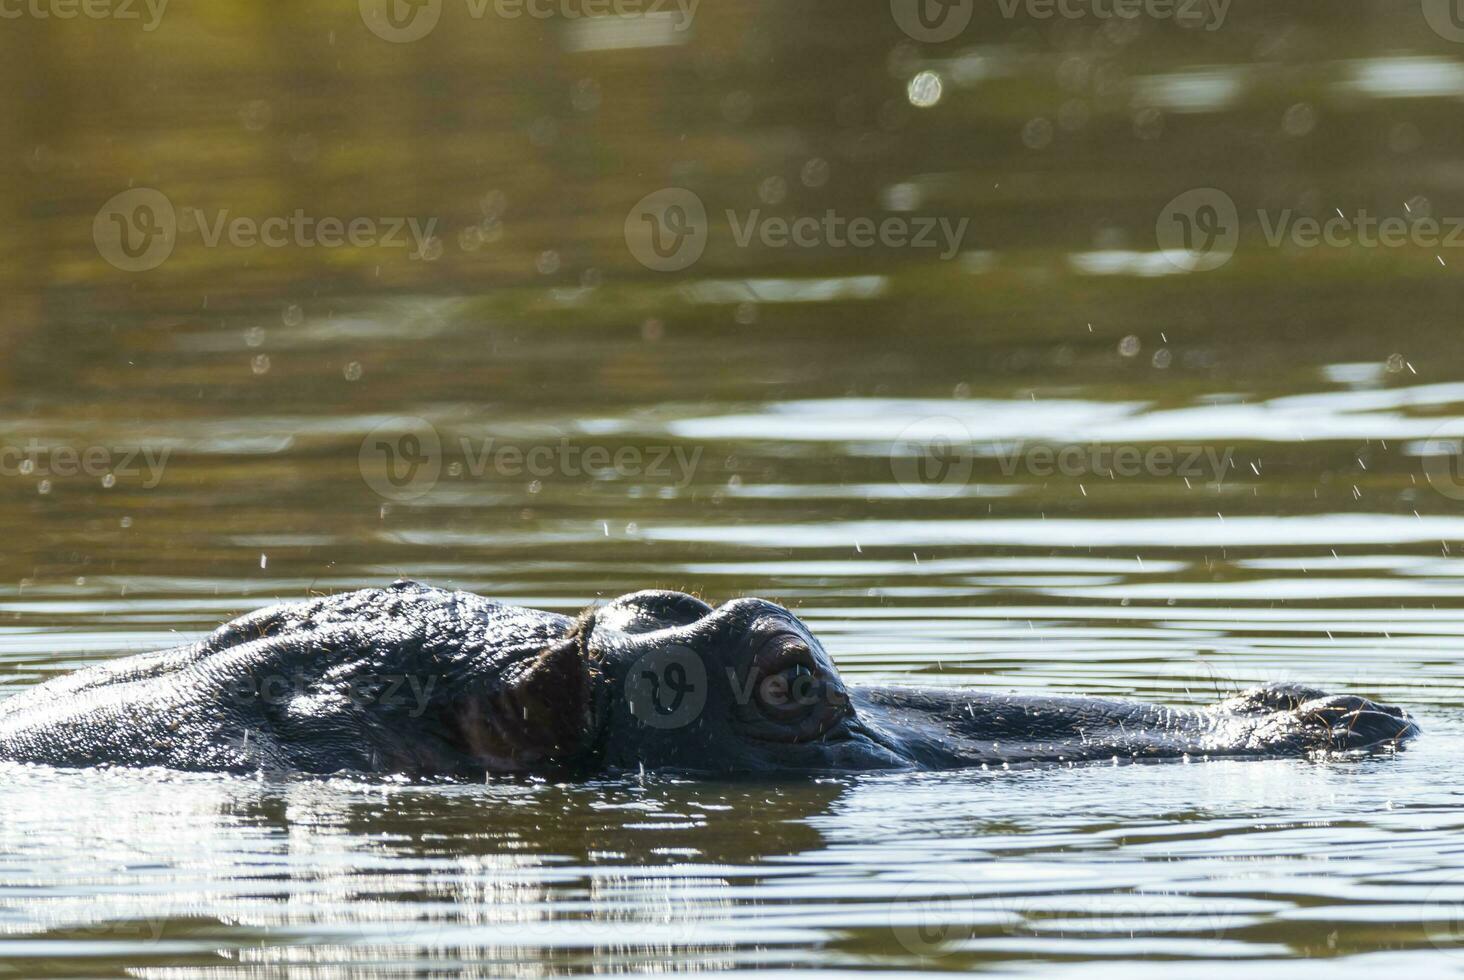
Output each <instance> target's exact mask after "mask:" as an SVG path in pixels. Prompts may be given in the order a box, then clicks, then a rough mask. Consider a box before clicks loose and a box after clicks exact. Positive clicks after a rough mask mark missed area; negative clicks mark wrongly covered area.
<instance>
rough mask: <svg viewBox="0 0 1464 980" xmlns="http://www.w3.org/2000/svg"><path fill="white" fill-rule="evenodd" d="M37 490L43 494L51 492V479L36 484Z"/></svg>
mask: <svg viewBox="0 0 1464 980" xmlns="http://www.w3.org/2000/svg"><path fill="white" fill-rule="evenodd" d="M36 492H37V493H40V494H42V495H45V494H48V493H50V492H51V481H50V480H42V481H41V482H40V483H38V484H36Z"/></svg>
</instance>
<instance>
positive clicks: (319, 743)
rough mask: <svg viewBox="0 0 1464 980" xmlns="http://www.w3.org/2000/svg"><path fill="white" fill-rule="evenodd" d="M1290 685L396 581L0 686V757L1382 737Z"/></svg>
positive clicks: (703, 751)
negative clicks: (908, 667)
mask: <svg viewBox="0 0 1464 980" xmlns="http://www.w3.org/2000/svg"><path fill="white" fill-rule="evenodd" d="M1417 732H1418V729H1417V728H1416V726H1415V725H1414V724H1413V723H1412V722H1411V721H1410V720H1409V719H1408V717H1407V715H1406V714H1404V713H1403V712H1402V711H1400V710H1398V709H1396V708H1391V707H1386V706H1384V705H1380V704H1375V703H1373V702H1371V701H1367V700H1364V699H1362V698H1358V697H1350V696H1342V695H1339V696H1329V695H1327V694H1325V693H1324V692H1322V691H1318V690H1312V689H1309V688H1302V687H1292V686H1276V687H1267V688H1260V689H1257V690H1253V691H1249V692H1246V693H1244V694H1241V695H1238V696H1236V697H1233V698H1231V699H1229V700H1227V701H1223V702H1221V703H1219V704H1216V705H1212V706H1209V707H1205V708H1198V709H1195V708H1186V709H1181V708H1167V707H1163V706H1160V705H1154V704H1145V703H1140V702H1133V701H1117V700H1102V699H1096V698H1078V697H1032V696H1023V697H1017V696H1009V695H997V694H981V693H977V692H971V691H963V690H929V689H916V688H904V687H869V688H846V687H845V686H844V684H843V682H842V680H841V679H840V678H839V675H838V672H837V671H836V670H835V669H834V666H833V663H832V661H831V660H830V659H829V657H828V655H827V654H826V653H825V652H824V650H823V648H822V646H820V645H819V642H818V640H817V639H816V638H814V637H813V635H812V634H811V633H809V631H808V629H807V627H805V626H804V625H803V624H802V623H801V622H799V620H798V619H797V618H796V617H795V616H794V615H793V614H792V613H790V612H788V611H787V610H786V609H783V608H782V607H780V606H777V605H774V604H772V603H770V602H765V601H763V600H761V599H737V600H733V601H731V602H728V603H726V604H724V605H722V606H721V607H719V608H717V609H713V608H712V607H710V606H708V605H706V604H705V603H703V602H701V601H700V600H699V599H695V598H693V597H691V596H688V595H683V594H680V593H675V592H640V593H636V594H634V595H629V596H625V597H623V598H620V599H617V600H615V601H614V602H612V603H610V604H608V605H606V606H603V607H601V608H599V609H597V610H594V611H592V612H590V613H587V614H586V615H584V616H582V617H580V618H579V619H578V620H575V619H570V618H568V617H565V616H559V615H556V614H553V613H546V612H537V611H534V610H528V609H521V608H517V607H514V606H507V605H502V604H499V603H494V602H490V601H488V600H486V599H483V598H480V597H479V596H475V595H471V594H468V593H463V592H445V591H442V590H438V589H432V588H428V587H426V586H423V585H419V584H417V583H414V582H398V583H396V584H395V585H394V586H392V587H391V588H390V589H367V590H364V591H360V592H352V593H348V594H345V595H338V596H332V597H330V598H324V599H316V600H314V601H310V602H303V603H291V604H286V605H279V606H273V607H270V608H268V609H263V610H260V611H258V612H255V613H252V614H250V615H248V616H244V617H241V618H239V619H237V620H234V621H233V622H230V623H227V624H225V625H224V626H222V627H220V628H219V629H218V630H216V631H215V632H214V633H213V634H211V635H210V636H209V637H207V638H206V639H204V640H202V641H201V642H199V643H196V644H193V645H190V646H186V647H181V648H178V649H175V650H168V651H164V652H161V653H155V654H149V655H145V656H140V657H132V658H128V659H124V660H121V661H118V662H116V663H111V664H104V665H101V666H98V667H93V668H90V669H88V670H83V671H80V672H78V673H75V674H72V675H69V676H66V677H61V678H58V679H57V680H53V681H51V682H49V683H46V684H42V685H40V686H39V687H36V688H34V689H32V690H30V691H27V692H25V693H23V694H20V695H17V696H15V697H12V698H10V699H9V700H7V701H5V702H3V703H0V760H9V761H16V762H31V763H40V764H47V765H53V766H61V767H82V766H96V765H117V766H162V767H167V768H172V769H180V770H192V771H211V772H236V773H248V772H259V771H286V772H305V773H333V772H343V771H357V772H372V773H399V774H405V775H409V776H413V777H433V776H447V777H469V778H481V777H483V776H485V775H490V774H494V773H505V774H514V773H517V774H539V775H546V776H555V777H561V778H563V777H573V776H584V775H592V774H599V773H613V772H635V771H639V770H642V769H644V770H659V771H674V772H681V773H689V774H716V773H738V772H741V773H774V772H808V773H824V772H852V771H865V770H880V769H953V768H962V767H970V766H982V765H989V764H995V765H1001V764H1032V763H1051V762H1079V761H1091V760H1110V759H1118V760H1123V761H1128V760H1141V759H1161V758H1178V757H1184V756H1193V757H1206V756H1210V757H1215V756H1251V757H1263V756H1301V755H1306V754H1312V753H1318V752H1336V751H1353V750H1372V749H1379V748H1391V747H1395V746H1398V745H1400V744H1402V743H1403V742H1405V741H1406V740H1408V739H1410V738H1412V737H1413V736H1415V735H1416V734H1417Z"/></svg>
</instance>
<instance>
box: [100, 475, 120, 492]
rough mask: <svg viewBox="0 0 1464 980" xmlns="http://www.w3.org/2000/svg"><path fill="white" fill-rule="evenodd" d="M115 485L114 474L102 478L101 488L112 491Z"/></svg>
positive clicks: (115, 478)
mask: <svg viewBox="0 0 1464 980" xmlns="http://www.w3.org/2000/svg"><path fill="white" fill-rule="evenodd" d="M116 485H117V477H116V476H115V475H114V474H111V473H108V474H106V475H105V476H103V477H102V486H104V487H106V488H107V489H108V490H110V489H112V488H113V487H115V486H116Z"/></svg>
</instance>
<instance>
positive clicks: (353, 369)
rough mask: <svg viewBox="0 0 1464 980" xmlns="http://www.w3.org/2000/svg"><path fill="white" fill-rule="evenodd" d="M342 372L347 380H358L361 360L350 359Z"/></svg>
mask: <svg viewBox="0 0 1464 980" xmlns="http://www.w3.org/2000/svg"><path fill="white" fill-rule="evenodd" d="M342 373H343V374H344V375H345V376H346V380H347V381H360V380H361V362H360V361H352V362H351V363H349V364H347V365H346V367H345V370H344V371H343V372H342Z"/></svg>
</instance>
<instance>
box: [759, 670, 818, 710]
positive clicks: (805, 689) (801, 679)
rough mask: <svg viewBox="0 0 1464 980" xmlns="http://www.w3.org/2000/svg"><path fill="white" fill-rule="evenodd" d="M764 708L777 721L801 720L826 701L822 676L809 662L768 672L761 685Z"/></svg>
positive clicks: (761, 699)
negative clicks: (821, 682)
mask: <svg viewBox="0 0 1464 980" xmlns="http://www.w3.org/2000/svg"><path fill="white" fill-rule="evenodd" d="M757 699H758V703H759V705H760V706H761V707H762V709H763V711H764V712H766V713H768V714H769V715H771V716H772V717H773V718H774V720H777V721H785V722H786V721H797V720H799V719H800V718H802V717H803V716H804V715H806V714H808V713H809V712H810V711H812V710H814V709H815V708H817V707H818V706H819V705H821V704H822V703H823V700H824V699H823V691H822V688H821V685H820V684H819V683H818V677H817V675H816V674H814V672H813V668H812V667H810V666H809V665H808V664H804V663H796V664H792V665H790V666H788V667H785V668H784V669H783V670H781V671H779V672H778V673H776V674H769V675H767V676H765V677H764V678H763V679H762V681H761V682H759V684H758V686H757Z"/></svg>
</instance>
